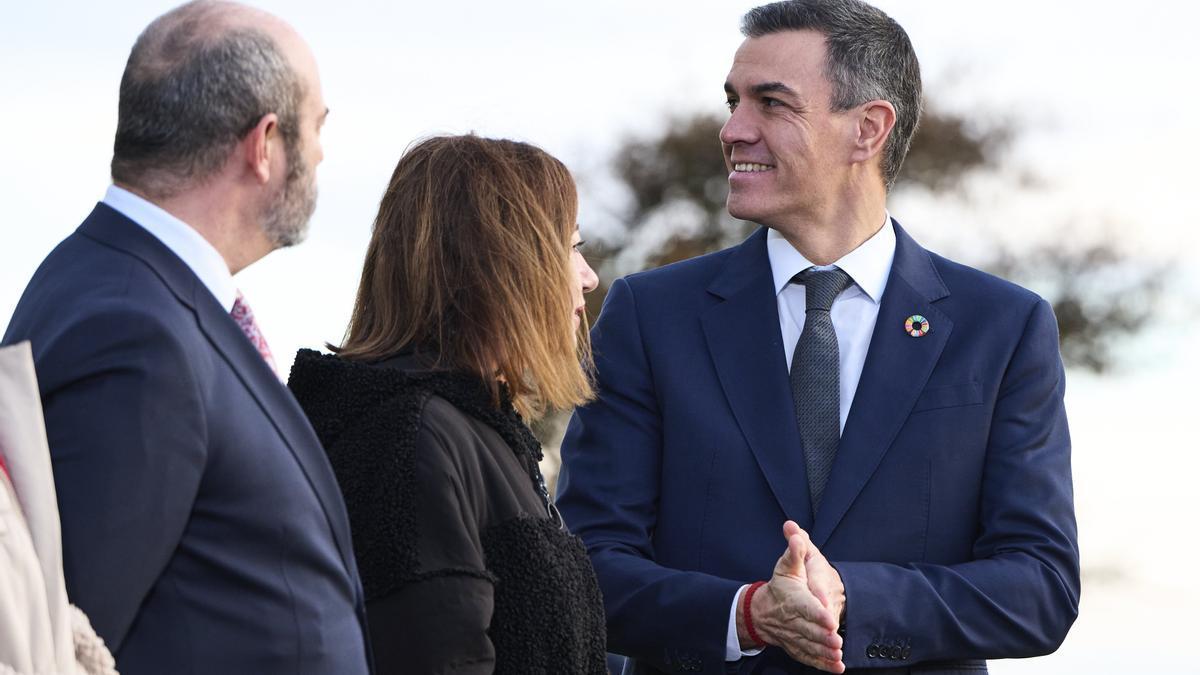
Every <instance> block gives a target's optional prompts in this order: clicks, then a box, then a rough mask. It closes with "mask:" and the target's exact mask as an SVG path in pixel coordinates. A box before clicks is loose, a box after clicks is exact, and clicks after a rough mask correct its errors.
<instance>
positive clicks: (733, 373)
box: [701, 228, 812, 529]
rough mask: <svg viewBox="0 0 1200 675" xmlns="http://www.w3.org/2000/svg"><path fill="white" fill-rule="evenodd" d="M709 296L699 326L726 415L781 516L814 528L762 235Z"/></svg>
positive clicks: (745, 246)
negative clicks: (711, 300)
mask: <svg viewBox="0 0 1200 675" xmlns="http://www.w3.org/2000/svg"><path fill="white" fill-rule="evenodd" d="M708 291H709V292H710V293H713V294H714V295H716V296H718V297H721V298H724V302H722V303H720V304H718V305H716V306H714V307H712V308H710V309H709V310H707V311H706V312H705V313H704V314H703V315H702V316H701V325H702V326H703V329H704V335H705V338H706V340H707V341H708V348H709V352H710V354H711V356H712V360H713V364H714V365H715V367H716V371H717V377H718V379H719V380H720V384H721V387H722V389H723V390H724V392H725V397H726V399H727V400H728V401H729V407H730V408H731V409H732V410H733V415H734V418H735V419H736V420H737V423H738V426H739V427H740V428H741V431H742V435H743V436H745V438H746V442H747V444H748V445H749V446H750V450H751V451H752V452H753V453H754V458H755V461H756V462H757V463H758V466H759V468H760V469H761V470H762V472H763V475H764V476H765V477H766V480H767V484H768V485H770V487H771V492H772V493H773V494H774V495H775V499H776V501H778V502H779V505H780V507H781V508H782V509H783V512H784V514H785V515H786V516H787V517H788V518H790V519H792V520H795V521H796V522H797V523H799V524H800V526H801V527H804V528H806V529H807V528H808V527H809V526H810V525H811V523H812V507H811V505H810V503H809V497H808V473H807V470H806V468H805V465H804V452H803V450H802V448H801V445H800V432H799V430H798V429H797V428H796V412H795V408H794V406H793V405H792V392H791V386H790V384H789V382H788V377H787V361H786V360H785V358H784V354H783V338H782V337H781V336H780V333H779V310H778V307H777V305H776V300H775V292H774V291H775V284H774V282H773V281H772V278H771V265H770V261H769V260H768V258H767V245H766V230H765V229H762V228H760V229H759V230H758V231H757V232H755V233H754V234H753V235H751V236H750V238H749V239H747V240H746V241H745V242H744V243H742V245H741V246H739V247H738V248H736V249H735V250H734V251H733V253H732V254H731V255H730V258H729V260H728V261H727V263H726V266H725V269H724V270H723V271H722V273H721V274H720V275H719V276H718V277H717V278H716V279H715V280H714V281H713V283H712V284H711V285H710V286H709V288H708Z"/></svg>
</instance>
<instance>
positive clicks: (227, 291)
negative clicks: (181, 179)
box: [103, 185, 238, 312]
mask: <svg viewBox="0 0 1200 675" xmlns="http://www.w3.org/2000/svg"><path fill="white" fill-rule="evenodd" d="M103 202H104V203H105V204H107V205H108V206H110V207H112V208H113V209H115V210H116V211H119V212H120V213H121V215H123V216H125V217H126V218H128V219H130V220H132V221H133V222H135V223H137V224H138V225H140V226H141V227H142V229H144V230H146V231H147V232H149V233H150V234H152V235H154V238H155V239H157V240H159V241H161V242H162V243H163V245H164V246H166V247H167V248H169V249H171V252H172V253H174V254H175V255H176V256H178V257H179V259H180V260H182V261H183V264H185V265H187V266H188V268H189V269H191V270H192V272H193V273H194V274H195V275H196V276H197V277H199V278H200V281H201V283H203V284H204V286H205V288H207V289H208V290H209V292H210V293H212V294H213V297H215V298H216V299H217V302H219V303H220V304H221V306H222V307H224V308H225V311H227V312H232V311H233V303H234V302H236V301H237V295H238V289H237V285H236V284H235V283H234V282H233V275H232V274H230V273H229V265H228V264H227V263H226V262H225V259H224V258H223V257H221V254H220V253H219V252H218V251H217V249H216V248H214V247H213V245H212V244H210V243H208V240H207V239H205V238H204V237H203V236H201V235H200V233H199V232H197V231H196V230H195V229H193V228H192V227H191V226H190V225H188V224H187V223H185V222H183V221H182V220H180V219H178V218H176V217H175V216H173V215H171V214H169V213H167V212H166V211H164V210H163V209H162V208H161V207H159V206H156V205H155V204H153V203H151V202H149V201H147V200H145V199H142V198H141V197H139V196H137V195H135V194H133V193H132V192H130V191H129V190H125V189H123V188H119V187H117V186H116V185H111V186H109V188H108V192H106V193H104V199H103Z"/></svg>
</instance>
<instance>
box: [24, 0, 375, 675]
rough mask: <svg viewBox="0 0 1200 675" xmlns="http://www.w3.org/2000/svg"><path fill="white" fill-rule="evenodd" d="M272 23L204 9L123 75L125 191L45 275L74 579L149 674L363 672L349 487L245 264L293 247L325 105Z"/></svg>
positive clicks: (104, 631)
mask: <svg viewBox="0 0 1200 675" xmlns="http://www.w3.org/2000/svg"><path fill="white" fill-rule="evenodd" d="M326 112H327V110H326V108H325V103H324V100H323V97H322V94H321V85H320V80H319V78H318V75H317V68H316V63H315V61H314V60H313V56H312V54H311V52H310V51H309V49H308V47H307V46H306V45H305V43H304V41H303V40H302V39H301V38H300V37H299V36H298V35H297V34H296V33H295V31H294V30H292V29H291V28H290V27H289V26H288V25H287V24H285V23H283V22H282V21H280V20H279V19H277V18H275V17H273V16H271V15H268V14H265V13H263V12H260V11H258V10H253V9H250V8H248V7H243V6H240V5H236V4H232V3H223V2H195V3H190V4H187V5H184V6H182V7H179V8H177V9H175V10H172V11H171V12H168V13H167V14H165V15H163V16H162V17H160V18H158V19H157V20H155V21H154V22H153V23H152V24H150V26H149V27H148V28H147V29H146V30H145V31H144V32H143V33H142V35H141V36H140V37H139V38H138V40H137V43H136V44H135V45H134V47H133V50H132V52H131V54H130V57H129V61H128V64H127V66H126V69H125V73H124V76H123V78H122V80H121V90H120V108H119V111H118V121H117V134H116V141H115V144H114V154H113V160H112V176H113V183H114V185H113V186H112V187H111V188H109V190H108V193H107V194H106V195H105V197H104V200H103V201H102V202H101V203H100V204H98V205H97V206H96V208H95V210H94V211H92V213H91V215H90V216H88V217H87V219H86V220H85V221H84V222H83V224H82V225H81V226H80V227H79V228H78V229H77V230H76V231H75V232H74V234H72V235H71V236H69V237H67V239H66V240H64V241H63V242H62V243H61V244H60V245H59V246H58V247H57V248H56V249H55V250H54V251H53V252H52V253H51V254H50V255H49V257H47V258H46V260H45V262H44V263H43V264H42V265H41V267H40V268H39V269H38V270H37V272H36V273H35V274H34V277H33V279H32V280H31V281H30V283H29V286H28V288H27V289H26V290H25V293H24V295H23V297H22V298H21V301H20V303H19V305H18V306H17V309H16V312H15V313H14V315H13V317H12V320H11V323H10V325H9V328H8V331H7V333H6V334H5V336H4V342H5V343H11V342H15V341H19V340H31V341H32V343H33V350H34V354H35V361H36V369H37V374H38V379H39V381H40V387H41V393H42V402H43V405H44V407H45V419H46V427H47V432H48V436H49V441H50V449H51V455H52V458H53V466H54V475H55V482H56V486H57V491H58V500H59V507H60V511H61V514H62V534H63V551H64V558H65V560H64V564H65V571H66V581H67V589H68V592H69V594H70V596H71V599H72V601H73V602H75V603H76V604H78V605H79V606H80V607H81V608H82V609H83V610H85V612H86V613H87V614H88V615H89V616H90V617H91V619H92V623H93V624H94V626H95V628H96V630H97V632H98V633H99V635H100V636H101V637H103V638H104V639H105V641H106V642H107V644H108V645H109V646H110V648H111V649H112V652H113V653H114V654H115V655H116V658H117V665H118V668H119V670H120V671H121V672H122V673H125V674H126V675H131V674H132V675H136V674H137V673H152V674H154V675H159V674H161V673H314V674H315V673H322V674H328V673H339V674H343V673H366V672H368V670H369V663H368V662H369V658H368V646H367V644H366V633H365V630H364V612H363V602H362V592H361V590H360V584H359V580H358V573H357V570H356V568H355V564H354V560H353V557H352V552H351V544H350V533H349V529H348V524H347V518H346V513H345V508H344V505H343V503H342V499H341V494H340V492H339V490H338V487H337V484H336V482H335V479H334V477H333V474H332V472H331V470H330V467H329V465H328V463H327V460H326V458H325V455H324V453H323V452H322V450H321V447H320V445H319V443H318V441H317V438H316V436H315V434H314V433H313V431H312V429H311V427H310V426H309V424H308V422H307V420H306V419H305V417H304V415H303V413H302V412H301V410H300V408H299V407H298V406H297V404H296V402H295V401H294V400H293V398H292V397H291V395H290V393H289V392H288V390H287V389H286V388H285V387H284V386H283V385H282V384H281V383H280V380H279V377H278V374H277V373H276V372H275V371H274V369H273V364H272V363H271V360H270V352H269V350H268V349H267V346H266V342H265V340H264V339H263V336H262V335H261V334H260V333H259V332H258V330H257V325H256V324H255V322H254V319H253V315H252V314H251V313H250V312H249V307H248V305H247V304H246V301H245V299H244V298H243V297H242V296H241V294H240V293H239V292H238V290H237V287H236V286H235V284H234V280H233V274H236V273H237V272H238V271H240V270H242V269H244V268H245V267H246V266H248V265H250V264H251V263H253V262H255V261H256V260H258V259H260V258H262V257H263V256H265V255H266V254H268V253H269V252H271V251H272V250H274V249H276V248H279V247H283V246H289V245H292V244H295V243H297V242H299V241H300V240H301V239H302V238H303V235H304V230H305V227H306V224H307V221H308V218H309V216H310V215H311V214H312V210H313V207H314V205H315V199H316V191H315V190H316V187H315V182H314V177H315V174H314V170H315V168H316V165H317V164H318V163H319V162H320V161H321V158H322V154H321V146H320V140H319V131H320V127H321V125H322V123H323V122H324V119H325V115H326Z"/></svg>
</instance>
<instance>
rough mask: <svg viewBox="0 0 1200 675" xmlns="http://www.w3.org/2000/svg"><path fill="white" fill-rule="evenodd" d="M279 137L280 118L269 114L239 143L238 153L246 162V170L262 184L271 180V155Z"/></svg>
mask: <svg viewBox="0 0 1200 675" xmlns="http://www.w3.org/2000/svg"><path fill="white" fill-rule="evenodd" d="M278 136H279V116H278V115H276V114H275V113H267V114H266V115H263V116H262V119H260V120H259V121H258V124H255V125H254V128H253V129H251V130H250V131H249V132H247V133H246V135H245V136H243V137H242V140H241V141H240V142H239V143H238V152H239V154H240V155H241V157H242V158H243V159H244V160H245V163H246V164H245V165H246V168H247V169H248V170H249V171H250V173H251V174H252V175H253V176H254V178H255V179H256V180H257V181H258V182H259V183H261V184H266V183H267V182H268V181H269V180H270V179H271V153H272V152H274V151H275V149H274V147H273V143H274V140H275V139H276V138H277V137H278Z"/></svg>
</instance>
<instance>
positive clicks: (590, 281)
mask: <svg viewBox="0 0 1200 675" xmlns="http://www.w3.org/2000/svg"><path fill="white" fill-rule="evenodd" d="M579 262H580V266H579V285H580V286H581V287H582V288H583V292H584V293H591V292H592V291H594V290H596V287H597V286H599V285H600V277H598V276H596V271H595V270H593V269H592V266H591V265H589V264H588V261H587V259H585V258H584V257H583V256H582V255H580V256H579Z"/></svg>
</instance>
